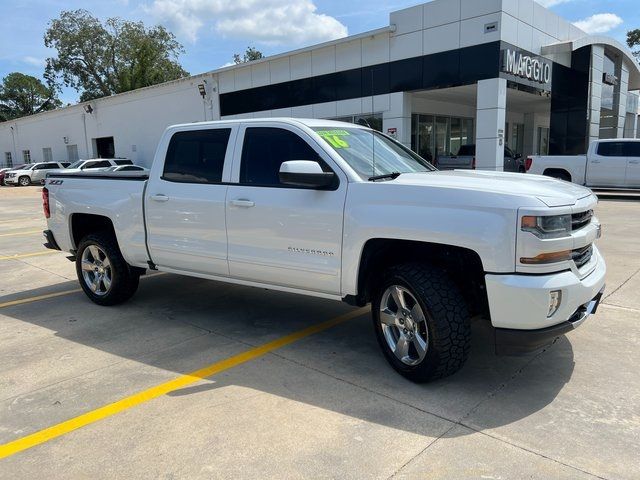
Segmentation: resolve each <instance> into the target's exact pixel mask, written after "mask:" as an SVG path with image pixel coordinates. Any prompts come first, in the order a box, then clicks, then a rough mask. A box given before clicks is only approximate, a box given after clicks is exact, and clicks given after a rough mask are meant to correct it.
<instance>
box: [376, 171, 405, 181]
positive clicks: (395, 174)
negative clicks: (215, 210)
mask: <svg viewBox="0 0 640 480" xmlns="http://www.w3.org/2000/svg"><path fill="white" fill-rule="evenodd" d="M400 175H402V174H401V173H400V172H391V173H385V174H384V175H375V176H373V177H369V181H370V182H378V181H380V180H395V179H396V178H398V177H399V176H400Z"/></svg>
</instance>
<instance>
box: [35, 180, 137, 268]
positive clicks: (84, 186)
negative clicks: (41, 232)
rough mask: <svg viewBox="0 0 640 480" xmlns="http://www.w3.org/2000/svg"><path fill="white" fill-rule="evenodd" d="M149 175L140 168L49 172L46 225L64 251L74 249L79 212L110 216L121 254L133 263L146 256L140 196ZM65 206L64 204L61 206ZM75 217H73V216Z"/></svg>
mask: <svg viewBox="0 0 640 480" xmlns="http://www.w3.org/2000/svg"><path fill="white" fill-rule="evenodd" d="M147 179H148V175H147V174H143V175H141V174H140V173H139V172H93V173H84V172H81V173H72V174H64V173H58V174H52V175H49V176H48V177H47V180H46V183H45V188H47V190H49V198H50V201H49V205H50V211H51V217H50V219H49V229H50V230H51V231H52V232H53V235H54V236H55V239H56V241H57V243H58V245H59V246H60V247H61V248H62V250H65V251H71V250H75V248H77V245H76V241H75V240H74V238H73V231H72V230H73V228H69V225H73V226H74V228H75V226H78V225H80V226H81V225H82V214H93V215H101V216H104V217H106V218H108V219H111V222H112V223H113V227H114V230H115V234H116V238H117V239H118V244H119V245H126V248H123V249H122V254H123V256H124V258H125V259H126V260H127V262H128V263H129V264H131V265H135V266H146V264H147V261H148V260H149V258H148V255H147V250H146V244H145V228H144V211H143V202H142V200H143V198H144V191H145V189H146V185H147ZM62 206H64V207H62ZM74 217H75V218H74Z"/></svg>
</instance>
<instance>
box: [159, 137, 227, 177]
mask: <svg viewBox="0 0 640 480" xmlns="http://www.w3.org/2000/svg"><path fill="white" fill-rule="evenodd" d="M230 135H231V129H230V128H219V129H215V130H194V131H189V132H177V133H175V134H174V135H173V137H171V141H170V142H169V148H168V149H167V157H166V159H165V162H164V173H163V175H162V178H163V179H164V180H169V181H171V182H184V183H220V182H221V181H222V170H223V168H224V157H225V155H226V154H227V145H228V144H229V136H230Z"/></svg>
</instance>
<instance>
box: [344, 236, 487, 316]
mask: <svg viewBox="0 0 640 480" xmlns="http://www.w3.org/2000/svg"><path fill="white" fill-rule="evenodd" d="M409 262H424V263H428V264H430V265H433V266H435V267H438V268H441V269H443V270H445V271H446V272H447V273H449V275H450V276H451V278H452V279H453V281H454V282H455V283H456V285H457V286H458V288H460V291H461V292H462V294H463V295H464V297H465V299H466V300H467V303H468V305H469V308H470V310H471V311H472V312H474V313H485V314H487V315H488V313H489V307H488V300H487V290H486V285H485V280H484V273H485V272H484V267H483V264H482V260H481V258H480V255H478V253H477V252H475V251H474V250H471V249H469V248H465V247H459V246H455V245H445V244H439V243H430V242H421V241H414V240H399V239H388V238H373V239H370V240H368V241H367V242H366V243H365V244H364V247H363V249H362V252H361V255H360V262H359V264H358V274H357V294H356V295H353V296H348V297H346V298H345V301H347V302H349V303H352V304H355V305H366V304H367V303H369V302H370V301H371V298H372V294H373V292H374V290H375V288H376V285H377V281H379V280H380V279H381V278H382V275H383V274H384V271H385V270H386V269H388V268H389V267H391V266H393V265H398V264H402V263H409Z"/></svg>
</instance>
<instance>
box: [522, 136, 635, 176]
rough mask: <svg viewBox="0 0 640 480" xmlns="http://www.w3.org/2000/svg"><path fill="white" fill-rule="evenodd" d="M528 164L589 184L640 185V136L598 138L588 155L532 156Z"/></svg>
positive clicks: (529, 169) (544, 172)
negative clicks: (610, 138) (636, 137)
mask: <svg viewBox="0 0 640 480" xmlns="http://www.w3.org/2000/svg"><path fill="white" fill-rule="evenodd" d="M525 168H526V170H527V172H528V173H536V174H541V175H547V176H549V177H554V178H559V179H561V180H566V181H567V182H574V183H578V184H580V185H586V186H587V187H610V188H640V139H632V138H629V139H622V138H620V139H613V140H597V141H595V142H591V145H589V150H588V151H587V154H586V155H573V156H571V155H568V156H562V155H551V156H530V157H527V159H526V161H525Z"/></svg>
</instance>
